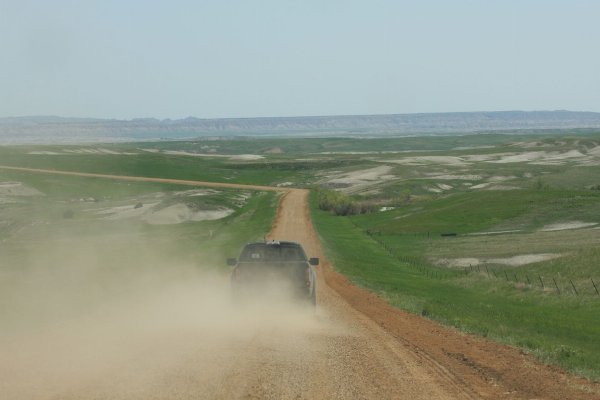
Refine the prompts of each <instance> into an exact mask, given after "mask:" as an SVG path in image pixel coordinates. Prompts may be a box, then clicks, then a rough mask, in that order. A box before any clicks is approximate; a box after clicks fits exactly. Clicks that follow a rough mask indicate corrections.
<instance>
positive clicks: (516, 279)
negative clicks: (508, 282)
mask: <svg viewBox="0 0 600 400" xmlns="http://www.w3.org/2000/svg"><path fill="white" fill-rule="evenodd" d="M515 282H519V278H517V274H515Z"/></svg>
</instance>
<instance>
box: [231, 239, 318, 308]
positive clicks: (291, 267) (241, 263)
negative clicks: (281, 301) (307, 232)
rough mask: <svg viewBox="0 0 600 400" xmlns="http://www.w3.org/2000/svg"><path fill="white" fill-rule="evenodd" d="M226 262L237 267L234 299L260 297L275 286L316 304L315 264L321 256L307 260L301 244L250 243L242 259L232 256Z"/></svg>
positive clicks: (243, 250)
mask: <svg viewBox="0 0 600 400" xmlns="http://www.w3.org/2000/svg"><path fill="white" fill-rule="evenodd" d="M227 264H228V265H230V266H233V267H234V268H233V271H232V272H231V289H232V294H233V297H234V299H235V300H242V299H244V298H249V297H250V296H253V295H258V296H260V295H261V294H262V293H265V292H268V291H269V290H270V289H273V288H274V286H276V287H279V288H281V289H283V290H285V291H286V292H288V293H286V294H287V295H289V297H290V298H293V299H298V300H301V301H305V302H307V303H309V304H312V305H313V306H316V303H317V280H316V274H315V271H314V269H313V265H319V259H318V258H310V259H308V258H307V257H306V253H305V252H304V249H303V248H302V245H300V244H299V243H296V242H284V241H268V242H256V243H248V244H247V245H246V246H244V248H243V249H242V252H241V254H240V258H239V259H238V260H236V259H235V258H229V259H227Z"/></svg>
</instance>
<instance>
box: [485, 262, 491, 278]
mask: <svg viewBox="0 0 600 400" xmlns="http://www.w3.org/2000/svg"><path fill="white" fill-rule="evenodd" d="M485 272H487V276H488V278H489V277H490V270H489V269H488V267H487V265H486V266H485Z"/></svg>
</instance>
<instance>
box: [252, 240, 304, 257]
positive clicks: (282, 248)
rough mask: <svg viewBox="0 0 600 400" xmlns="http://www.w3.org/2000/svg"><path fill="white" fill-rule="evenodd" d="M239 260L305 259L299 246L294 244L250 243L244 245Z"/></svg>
mask: <svg viewBox="0 0 600 400" xmlns="http://www.w3.org/2000/svg"><path fill="white" fill-rule="evenodd" d="M240 261H247V262H248V261H250V262H252V261H255V262H259V261H268V262H273V261H280V262H282V261H306V255H305V254H304V251H303V250H302V248H301V247H299V246H296V245H278V244H262V243H261V244H251V245H248V246H246V247H244V250H242V254H241V255H240Z"/></svg>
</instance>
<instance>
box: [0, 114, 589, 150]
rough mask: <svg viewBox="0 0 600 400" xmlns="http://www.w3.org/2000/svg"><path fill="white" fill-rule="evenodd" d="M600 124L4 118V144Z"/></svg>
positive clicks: (434, 117) (522, 117)
mask: <svg viewBox="0 0 600 400" xmlns="http://www.w3.org/2000/svg"><path fill="white" fill-rule="evenodd" d="M595 128H600V113H594V112H573V111H496V112H460V113H429V114H387V115H340V116H321V117H262V118H221V119H200V118H193V117H190V118H185V119H178V120H171V119H165V120H158V119H153V118H144V119H133V120H115V119H89V118H61V117H10V118H0V143H3V144H9V143H68V142H119V141H139V140H161V139H166V140H168V139H186V138H195V137H207V136H210V137H226V136H260V135H281V134H287V135H290V136H363V135H364V136H367V135H368V136H407V135H419V134H423V135H435V134H440V135H449V134H464V133H473V132H492V131H505V132H512V131H518V130H532V131H536V130H548V129H595Z"/></svg>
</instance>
